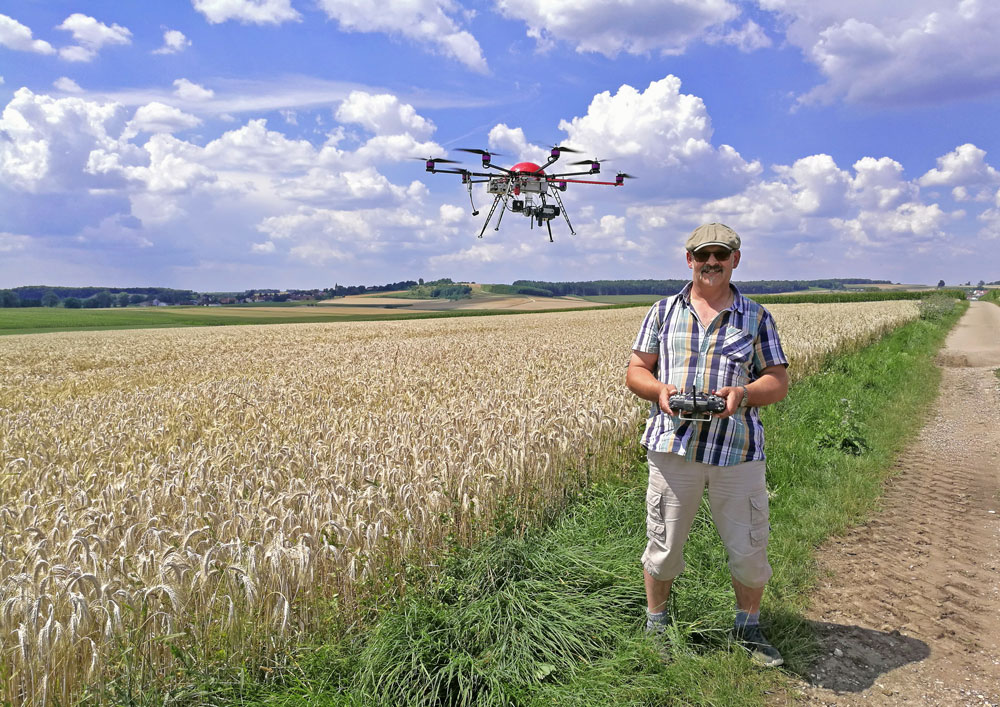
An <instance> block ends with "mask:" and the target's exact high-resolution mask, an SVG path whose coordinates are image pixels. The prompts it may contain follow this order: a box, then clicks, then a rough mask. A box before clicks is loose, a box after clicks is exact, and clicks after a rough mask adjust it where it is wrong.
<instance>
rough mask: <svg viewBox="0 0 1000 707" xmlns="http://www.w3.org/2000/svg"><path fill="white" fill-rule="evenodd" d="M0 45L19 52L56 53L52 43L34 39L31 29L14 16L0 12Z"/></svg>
mask: <svg viewBox="0 0 1000 707" xmlns="http://www.w3.org/2000/svg"><path fill="white" fill-rule="evenodd" d="M0 46H3V47H7V48H8V49H13V50H14V51H19V52H35V53H36V54H55V51H56V50H55V49H53V48H52V45H51V44H49V43H48V42H46V41H44V40H42V39H34V38H33V37H32V34H31V29H30V28H29V27H27V26H26V25H22V24H21V23H20V22H18V21H17V20H15V19H14V18H13V17H8V16H7V15H2V14H0Z"/></svg>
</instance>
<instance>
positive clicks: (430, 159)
mask: <svg viewBox="0 0 1000 707" xmlns="http://www.w3.org/2000/svg"><path fill="white" fill-rule="evenodd" d="M409 159H411V160H420V161H421V162H443V163H444V164H458V162H457V161H455V160H448V159H445V158H444V157H410V158H409Z"/></svg>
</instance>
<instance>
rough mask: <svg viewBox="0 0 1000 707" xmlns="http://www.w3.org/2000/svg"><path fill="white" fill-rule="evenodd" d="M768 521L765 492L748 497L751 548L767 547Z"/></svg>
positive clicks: (769, 528)
mask: <svg viewBox="0 0 1000 707" xmlns="http://www.w3.org/2000/svg"><path fill="white" fill-rule="evenodd" d="M769 520H770V514H769V511H768V507H767V491H761V492H759V493H755V494H753V495H752V496H750V544H751V545H752V546H754V547H761V546H763V545H767V536H768V535H770V533H771V525H770V523H769V522H768V521H769Z"/></svg>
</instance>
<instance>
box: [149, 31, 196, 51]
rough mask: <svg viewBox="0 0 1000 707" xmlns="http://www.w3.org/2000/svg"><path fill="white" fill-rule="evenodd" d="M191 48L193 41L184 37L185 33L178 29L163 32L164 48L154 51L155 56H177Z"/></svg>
mask: <svg viewBox="0 0 1000 707" xmlns="http://www.w3.org/2000/svg"><path fill="white" fill-rule="evenodd" d="M190 46H191V40H190V39H188V38H187V37H185V36H184V33H183V32H181V31H180V30H177V29H168V30H164V32H163V46H162V47H160V48H159V49H154V50H153V54H177V53H178V52H182V51H184V50H185V49H187V48H188V47H190Z"/></svg>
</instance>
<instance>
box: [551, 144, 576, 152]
mask: <svg viewBox="0 0 1000 707" xmlns="http://www.w3.org/2000/svg"><path fill="white" fill-rule="evenodd" d="M552 149H553V150H559V151H560V152H571V153H579V152H580V151H579V150H574V149H573V148H572V147H562V146H561V145H553V146H552Z"/></svg>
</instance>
